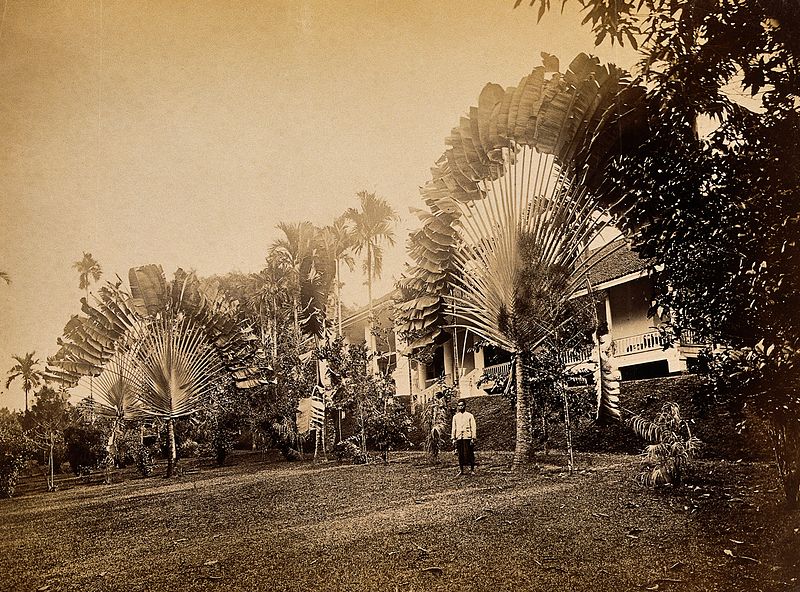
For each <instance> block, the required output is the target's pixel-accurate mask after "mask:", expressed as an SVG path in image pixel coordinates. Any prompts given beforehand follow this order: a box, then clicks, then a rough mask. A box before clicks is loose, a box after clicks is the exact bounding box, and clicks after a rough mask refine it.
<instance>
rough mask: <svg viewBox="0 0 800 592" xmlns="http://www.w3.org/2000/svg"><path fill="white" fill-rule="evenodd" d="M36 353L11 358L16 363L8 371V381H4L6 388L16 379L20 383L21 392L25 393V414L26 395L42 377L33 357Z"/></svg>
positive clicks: (26, 411) (36, 361) (26, 410)
mask: <svg viewBox="0 0 800 592" xmlns="http://www.w3.org/2000/svg"><path fill="white" fill-rule="evenodd" d="M35 355H36V352H35V351H33V352H28V353H26V354H25V356H16V355H15V356H11V357H12V358H13V359H14V360H16V361H17V363H16V364H14V366H13V367H12V368H11V370H9V371H8V379H6V388H8V387H9V386H11V383H12V382H14V381H15V380H16V379H17V378H19V379H20V380H21V381H22V390H23V391H25V413H26V414H27V413H28V393H30V392H31V391H32V390H33V389H35V388H36V387H37V386H39V385H40V384H41V382H42V379H43V378H44V376H43V375H42V373H41V372H40V370H39V364H40V363H41V362H39V360H38V359H36V358H34V357H33V356H35Z"/></svg>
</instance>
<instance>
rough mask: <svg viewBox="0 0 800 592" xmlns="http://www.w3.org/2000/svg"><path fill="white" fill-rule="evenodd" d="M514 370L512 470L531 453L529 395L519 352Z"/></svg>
mask: <svg viewBox="0 0 800 592" xmlns="http://www.w3.org/2000/svg"><path fill="white" fill-rule="evenodd" d="M515 370H516V372H515V374H516V377H515V378H516V387H517V389H516V390H517V417H516V419H517V441H516V445H515V447H514V460H513V461H512V464H511V468H512V469H513V470H517V469H518V468H519V467H520V465H522V464H523V463H525V462H527V461H528V459H529V457H530V454H531V414H530V396H529V393H528V392H527V390H526V389H525V387H524V384H525V381H524V374H523V373H524V365H523V363H522V354H521V353H520V352H517V354H516V364H515Z"/></svg>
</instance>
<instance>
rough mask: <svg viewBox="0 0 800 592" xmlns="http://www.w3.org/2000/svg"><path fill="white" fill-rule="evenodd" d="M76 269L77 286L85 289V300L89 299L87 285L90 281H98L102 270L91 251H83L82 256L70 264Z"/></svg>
mask: <svg viewBox="0 0 800 592" xmlns="http://www.w3.org/2000/svg"><path fill="white" fill-rule="evenodd" d="M72 267H73V269H76V270H77V271H78V288H79V289H81V290H86V300H89V286H90V285H91V283H92V282H97V281H100V277H101V276H102V275H103V270H102V268H101V267H100V264H99V263H98V262H97V260H96V259H95V258H94V257H92V254H91V253H87V252H86V251H84V252H83V258H82V259H81V260H80V261H76V262H75V263H73V264H72Z"/></svg>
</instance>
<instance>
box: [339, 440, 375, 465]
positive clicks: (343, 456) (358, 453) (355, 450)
mask: <svg viewBox="0 0 800 592" xmlns="http://www.w3.org/2000/svg"><path fill="white" fill-rule="evenodd" d="M359 441H360V440H359V436H357V435H356V436H350V437H349V438H347V439H345V440H341V441H340V442H337V443H336V444H335V445H334V447H333V455H334V456H335V457H336V462H340V463H341V462H345V461H349V462H351V463H352V464H354V465H363V464H366V463H367V460H368V458H367V454H366V453H365V452H363V451H362V450H361V446H359Z"/></svg>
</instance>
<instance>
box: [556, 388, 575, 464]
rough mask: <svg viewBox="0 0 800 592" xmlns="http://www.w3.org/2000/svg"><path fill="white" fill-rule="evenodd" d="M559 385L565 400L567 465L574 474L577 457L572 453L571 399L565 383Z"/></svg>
mask: <svg viewBox="0 0 800 592" xmlns="http://www.w3.org/2000/svg"><path fill="white" fill-rule="evenodd" d="M558 386H559V388H561V395H562V398H563V400H564V439H565V440H566V444H567V467H568V468H569V474H570V475H572V471H573V468H574V465H575V459H574V457H573V454H572V427H570V423H569V399H568V398H567V389H566V388H564V387H563V385H558Z"/></svg>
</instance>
